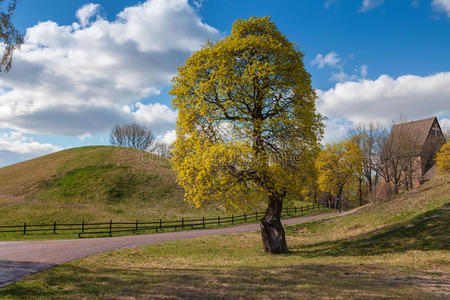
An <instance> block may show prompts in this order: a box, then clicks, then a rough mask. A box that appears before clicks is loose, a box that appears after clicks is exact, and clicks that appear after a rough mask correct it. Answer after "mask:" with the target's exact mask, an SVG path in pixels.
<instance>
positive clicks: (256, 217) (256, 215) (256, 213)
mask: <svg viewBox="0 0 450 300" xmlns="http://www.w3.org/2000/svg"><path fill="white" fill-rule="evenodd" d="M255 219H256V221H258V211H256V212H255Z"/></svg>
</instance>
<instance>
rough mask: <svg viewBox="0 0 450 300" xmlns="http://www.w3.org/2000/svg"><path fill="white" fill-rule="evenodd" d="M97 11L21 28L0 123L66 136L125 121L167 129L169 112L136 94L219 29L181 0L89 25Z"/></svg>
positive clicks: (1, 91) (162, 82)
mask: <svg viewBox="0 0 450 300" xmlns="http://www.w3.org/2000/svg"><path fill="white" fill-rule="evenodd" d="M99 9H100V7H99V6H98V5H96V4H88V5H85V6H83V7H82V8H80V9H79V10H78V11H77V13H76V14H77V17H78V19H79V21H80V23H81V25H83V26H80V25H79V24H77V23H74V24H73V25H71V26H62V25H58V24H57V23H55V22H52V21H47V22H42V23H39V24H37V25H35V26H33V27H31V28H28V29H27V32H26V36H25V43H24V44H23V45H22V47H21V50H20V51H17V52H16V53H15V61H14V67H13V68H12V70H11V72H9V73H7V74H4V75H2V77H1V78H0V87H1V88H0V128H2V127H3V128H12V129H14V130H18V131H21V132H26V133H46V134H60V135H70V136H83V135H85V136H87V134H89V135H96V134H100V133H102V132H105V131H106V130H109V129H110V128H111V127H112V126H113V125H114V124H117V123H122V122H127V121H130V120H142V121H144V122H146V123H148V124H152V125H154V126H157V127H158V126H161V128H155V129H154V130H156V131H160V132H165V131H167V130H169V129H173V128H174V126H175V121H174V114H175V112H173V111H171V110H170V109H169V108H168V107H167V106H165V105H157V104H149V105H144V104H142V103H141V102H142V99H145V98H148V97H151V96H155V95H158V94H159V93H160V91H161V89H162V88H163V87H164V86H167V85H168V84H169V80H170V78H171V77H172V76H173V75H174V74H175V73H176V68H177V67H178V66H180V65H182V64H183V62H184V60H185V59H186V58H187V57H188V56H189V55H190V54H191V53H192V51H194V50H196V49H199V48H200V47H201V45H202V44H204V43H205V41H206V39H207V38H210V39H212V40H214V39H217V38H219V37H220V34H219V32H218V31H217V30H216V29H215V28H213V27H211V26H209V25H207V24H205V23H204V22H202V20H201V18H200V17H199V16H198V15H197V13H196V11H195V9H194V8H193V7H192V6H190V5H189V3H188V2H187V0H149V1H146V2H144V3H142V4H139V5H136V6H133V7H128V8H125V9H124V10H123V11H122V12H120V13H119V14H118V15H117V18H116V20H114V21H112V22H109V21H107V20H105V19H102V18H96V19H95V20H94V21H92V22H90V20H91V19H92V17H93V16H94V15H95V14H96V13H97V12H98V10H99ZM124 107H128V109H124ZM145 114H148V115H145ZM169 124H170V125H169ZM169 127H170V128H169ZM152 129H153V128H152Z"/></svg>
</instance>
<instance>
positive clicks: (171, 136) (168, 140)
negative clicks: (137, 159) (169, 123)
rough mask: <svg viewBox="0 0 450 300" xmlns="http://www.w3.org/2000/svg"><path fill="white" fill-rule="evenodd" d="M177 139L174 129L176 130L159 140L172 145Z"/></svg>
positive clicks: (170, 131)
mask: <svg viewBox="0 0 450 300" xmlns="http://www.w3.org/2000/svg"><path fill="white" fill-rule="evenodd" d="M176 139H177V133H176V131H175V129H174V130H169V131H167V132H166V133H165V134H164V135H163V136H162V137H161V138H160V139H159V140H160V141H161V142H163V143H166V144H168V145H170V144H172V143H173V142H175V140H176Z"/></svg>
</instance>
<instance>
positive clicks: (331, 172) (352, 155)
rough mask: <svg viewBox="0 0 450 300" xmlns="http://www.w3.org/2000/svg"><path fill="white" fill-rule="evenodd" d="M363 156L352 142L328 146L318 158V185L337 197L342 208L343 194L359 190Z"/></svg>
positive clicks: (347, 141)
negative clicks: (347, 190)
mask: <svg viewBox="0 0 450 300" xmlns="http://www.w3.org/2000/svg"><path fill="white" fill-rule="evenodd" d="M362 163H363V155H362V153H361V150H360V149H359V147H358V145H357V144H356V143H355V142H353V141H352V140H345V141H343V142H339V143H333V144H327V145H326V147H325V149H324V150H322V151H321V152H320V154H319V156H318V157H317V160H316V166H317V169H318V170H319V180H318V184H319V187H320V189H321V190H322V191H324V192H329V193H330V194H331V195H333V196H335V197H337V200H338V205H337V206H338V207H339V208H341V207H342V193H343V191H344V190H345V189H351V188H354V189H356V188H357V184H358V179H359V178H360V177H361V175H362Z"/></svg>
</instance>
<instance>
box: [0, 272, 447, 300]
mask: <svg viewBox="0 0 450 300" xmlns="http://www.w3.org/2000/svg"><path fill="white" fill-rule="evenodd" d="M380 274H381V275H380ZM396 279H397V278H389V277H385V275H384V273H383V270H381V269H374V268H373V267H371V268H370V269H368V268H367V269H365V270H363V271H361V270H359V271H358V272H356V271H355V268H354V266H336V265H331V264H301V265H292V266H284V267H276V268H273V267H272V268H262V267H258V268H256V267H239V268H214V269H210V268H202V267H200V268H197V269H183V268H175V269H169V268H167V269H166V268H152V267H140V268H137V269H134V270H133V269H131V270H130V269H125V268H105V267H102V268H97V269H86V268H82V267H78V266H74V265H71V264H70V265H65V266H62V267H57V268H54V269H52V270H49V271H47V272H45V273H42V274H40V275H39V276H38V277H36V278H32V279H31V280H28V281H22V282H19V283H16V284H12V285H10V286H7V287H4V288H3V289H0V298H3V297H5V298H13V299H16V298H17V299H22V298H34V299H41V298H45V299H47V298H58V299H59V298H83V299H84V298H85V299H98V298H107V299H116V298H121V297H136V298H151V299H158V298H165V299H167V298H170V299H235V298H274V299H278V298H282V299H299V298H300V299H317V298H330V297H337V296H340V297H342V298H344V299H345V298H352V299H367V298H370V299H374V298H392V297H400V298H404V299H412V298H417V297H418V298H423V299H432V298H434V297H436V295H435V294H432V293H430V292H427V291H426V290H421V289H420V288H418V287H417V286H416V285H414V284H413V282H410V281H408V280H406V279H405V280H403V279H402V280H396ZM425 280H427V279H425ZM430 283H431V284H439V282H437V281H436V280H434V281H432V282H430Z"/></svg>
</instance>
